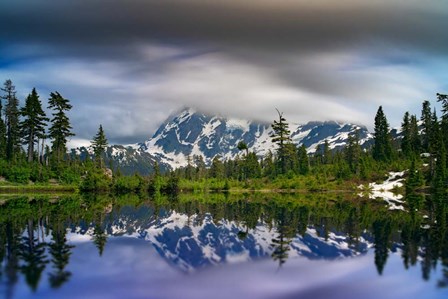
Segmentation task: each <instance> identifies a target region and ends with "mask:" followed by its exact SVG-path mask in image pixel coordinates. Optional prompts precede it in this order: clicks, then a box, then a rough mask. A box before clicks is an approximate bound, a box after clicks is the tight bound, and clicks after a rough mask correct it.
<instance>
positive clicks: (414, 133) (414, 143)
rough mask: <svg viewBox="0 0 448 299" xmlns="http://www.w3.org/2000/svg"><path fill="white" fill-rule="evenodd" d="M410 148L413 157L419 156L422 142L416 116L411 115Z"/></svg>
mask: <svg viewBox="0 0 448 299" xmlns="http://www.w3.org/2000/svg"><path fill="white" fill-rule="evenodd" d="M409 142H410V146H411V150H412V153H413V154H414V155H416V154H420V151H421V145H422V141H421V138H420V132H419V129H418V122H417V116H416V115H412V116H411V121H410V141H409Z"/></svg>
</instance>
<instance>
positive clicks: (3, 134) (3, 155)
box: [0, 97, 6, 160]
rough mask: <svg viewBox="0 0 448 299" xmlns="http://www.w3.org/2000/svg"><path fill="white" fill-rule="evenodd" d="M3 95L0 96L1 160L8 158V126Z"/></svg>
mask: <svg viewBox="0 0 448 299" xmlns="http://www.w3.org/2000/svg"><path fill="white" fill-rule="evenodd" d="M2 103H3V97H0V160H1V159H4V158H6V126H5V122H4V121H3V116H2V112H3V104H2Z"/></svg>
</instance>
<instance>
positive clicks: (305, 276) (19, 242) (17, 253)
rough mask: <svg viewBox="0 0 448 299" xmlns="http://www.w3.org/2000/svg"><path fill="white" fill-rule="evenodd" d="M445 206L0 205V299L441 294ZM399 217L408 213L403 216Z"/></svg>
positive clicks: (254, 198) (426, 202)
mask: <svg viewBox="0 0 448 299" xmlns="http://www.w3.org/2000/svg"><path fill="white" fill-rule="evenodd" d="M446 206H447V205H446V199H445V198H435V197H433V196H428V197H426V198H423V197H422V198H420V199H413V200H412V208H411V209H410V206H408V207H407V210H408V211H389V210H388V208H387V206H385V204H384V202H383V201H380V200H379V201H377V200H371V199H370V200H363V199H359V198H355V199H350V198H347V196H345V195H344V196H341V195H338V196H330V195H232V196H229V195H223V194H208V195H204V196H201V195H181V196H180V197H177V198H164V197H157V198H145V197H143V198H142V197H138V196H134V195H128V196H121V197H113V196H110V195H101V196H98V195H96V196H80V195H71V196H48V195H43V196H22V197H19V196H8V197H0V258H1V259H0V260H1V269H0V298H211V297H212V298H407V299H409V298H447V296H448V289H447V288H446V287H447V286H448V241H447V240H448V239H447V236H448V235H447V234H448V232H447V215H448V209H447V207H446ZM409 210H411V211H412V212H409Z"/></svg>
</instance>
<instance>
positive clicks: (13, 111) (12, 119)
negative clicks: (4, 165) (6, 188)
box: [1, 80, 20, 161]
mask: <svg viewBox="0 0 448 299" xmlns="http://www.w3.org/2000/svg"><path fill="white" fill-rule="evenodd" d="M1 90H2V91H3V92H4V95H3V96H2V98H3V99H4V100H5V108H4V110H5V126H6V159H8V160H9V161H11V160H15V159H16V157H17V155H18V153H19V151H20V137H19V100H18V99H17V97H16V88H15V86H14V85H13V84H12V81H11V80H6V81H5V83H4V87H3V88H2V89H1Z"/></svg>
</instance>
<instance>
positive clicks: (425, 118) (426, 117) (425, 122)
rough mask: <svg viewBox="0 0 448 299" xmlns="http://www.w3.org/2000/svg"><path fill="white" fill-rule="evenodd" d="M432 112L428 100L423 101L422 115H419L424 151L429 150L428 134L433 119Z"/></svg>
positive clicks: (429, 134) (429, 133)
mask: <svg viewBox="0 0 448 299" xmlns="http://www.w3.org/2000/svg"><path fill="white" fill-rule="evenodd" d="M432 117H433V115H432V113H431V104H430V103H429V102H428V101H424V102H423V104H422V116H421V118H420V119H421V121H422V127H423V130H422V131H423V132H422V150H423V151H424V152H425V153H428V152H429V148H430V140H429V139H430V136H431V128H432V125H433V121H432Z"/></svg>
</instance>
